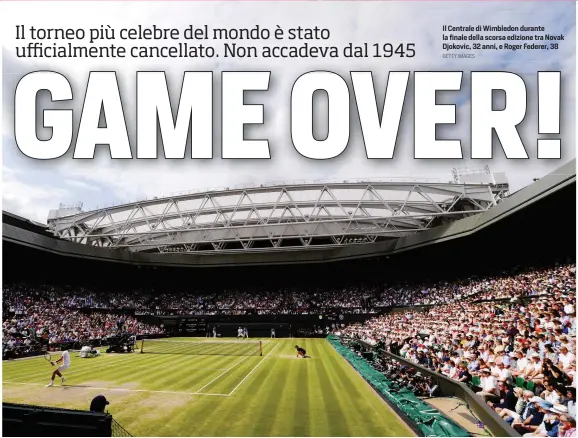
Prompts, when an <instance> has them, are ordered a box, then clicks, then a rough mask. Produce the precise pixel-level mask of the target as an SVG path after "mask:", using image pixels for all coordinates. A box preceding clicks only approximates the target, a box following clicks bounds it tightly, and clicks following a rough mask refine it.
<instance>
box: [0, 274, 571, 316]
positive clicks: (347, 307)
mask: <svg viewBox="0 0 578 438" xmlns="http://www.w3.org/2000/svg"><path fill="white" fill-rule="evenodd" d="M572 287H575V264H564V265H556V266H554V267H549V268H545V269H532V268H528V269H525V270H518V269H513V270H511V271H509V272H500V273H495V274H493V275H489V276H485V277H479V278H478V277H469V278H464V279H459V280H455V281H443V282H437V283H423V284H410V283H398V284H385V283H381V284H351V285H345V286H342V287H339V288H327V287H325V288H322V287H314V286H310V287H307V288H306V290H303V288H298V287H291V288H271V289H262V288H261V289H260V288H251V289H247V290H242V289H226V290H211V291H209V290H196V289H193V288H191V289H187V290H174V289H172V290H155V289H148V290H147V289H135V290H130V291H125V290H123V291H117V290H115V291H111V290H94V289H88V288H74V287H71V286H68V287H61V288H60V287H59V288H57V287H54V286H35V287H31V286H29V285H26V284H17V285H11V286H8V287H4V291H3V295H4V304H5V306H6V305H8V306H9V307H11V308H13V309H14V310H15V311H18V310H19V309H20V308H21V307H22V306H24V305H25V303H26V302H27V301H28V302H30V301H31V300H38V299H43V300H47V301H50V302H58V303H59V304H60V305H61V306H62V307H65V308H69V309H81V308H90V309H132V310H135V311H136V313H138V314H141V315H191V314H197V315H244V314H277V315H283V314H315V313H321V312H324V311H330V310H335V311H338V312H340V313H344V314H372V313H374V314H376V313H380V312H381V311H382V310H383V308H387V307H392V306H417V305H437V304H452V303H464V302H471V301H478V300H495V299H500V298H512V297H527V296H537V295H544V294H550V293H552V292H555V291H556V290H567V289H568V288H572Z"/></svg>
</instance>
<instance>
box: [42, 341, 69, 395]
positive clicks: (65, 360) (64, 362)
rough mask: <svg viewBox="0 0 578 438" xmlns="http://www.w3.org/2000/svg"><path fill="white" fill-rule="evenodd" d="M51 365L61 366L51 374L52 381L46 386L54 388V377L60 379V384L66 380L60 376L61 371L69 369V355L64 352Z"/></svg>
mask: <svg viewBox="0 0 578 438" xmlns="http://www.w3.org/2000/svg"><path fill="white" fill-rule="evenodd" d="M51 363H52V365H55V364H61V365H60V366H59V367H58V368H56V369H55V370H54V371H53V372H52V380H51V381H50V383H49V384H48V385H46V386H54V379H55V378H56V376H59V377H60V378H61V379H62V383H64V382H66V379H65V378H64V376H63V375H62V371H65V370H67V369H68V368H70V353H69V352H68V351H67V350H64V351H63V352H62V356H60V358H59V359H58V360H56V361H54V362H51Z"/></svg>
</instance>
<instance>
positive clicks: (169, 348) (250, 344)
mask: <svg viewBox="0 0 578 438" xmlns="http://www.w3.org/2000/svg"><path fill="white" fill-rule="evenodd" d="M140 352H141V353H157V354H190V355H218V356H219V355H220V356H262V355H263V345H262V342H261V341H244V340H239V341H173V340H170V339H144V340H143V341H142V344H141V350H140Z"/></svg>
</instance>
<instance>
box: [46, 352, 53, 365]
mask: <svg viewBox="0 0 578 438" xmlns="http://www.w3.org/2000/svg"><path fill="white" fill-rule="evenodd" d="M44 359H46V360H47V361H48V362H50V365H54V363H53V362H52V356H51V355H50V353H49V352H48V351H47V352H46V353H44Z"/></svg>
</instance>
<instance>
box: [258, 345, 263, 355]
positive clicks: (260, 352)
mask: <svg viewBox="0 0 578 438" xmlns="http://www.w3.org/2000/svg"><path fill="white" fill-rule="evenodd" d="M259 356H263V341H259Z"/></svg>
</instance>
